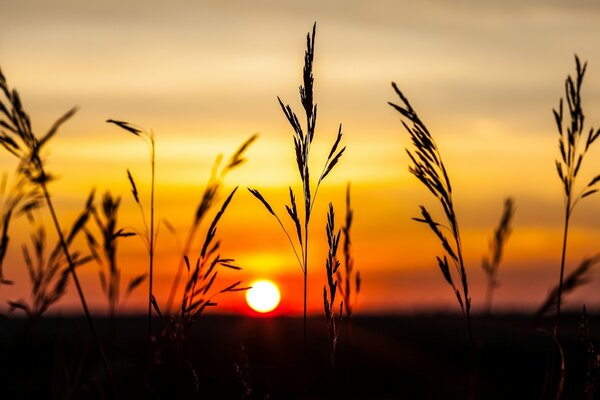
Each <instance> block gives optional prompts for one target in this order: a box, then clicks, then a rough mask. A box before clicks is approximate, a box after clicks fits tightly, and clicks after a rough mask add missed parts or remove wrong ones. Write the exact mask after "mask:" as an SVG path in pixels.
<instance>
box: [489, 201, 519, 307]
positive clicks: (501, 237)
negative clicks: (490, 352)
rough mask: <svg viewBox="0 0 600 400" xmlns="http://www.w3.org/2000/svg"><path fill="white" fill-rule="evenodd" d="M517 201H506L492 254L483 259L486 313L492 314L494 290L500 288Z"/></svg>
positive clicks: (493, 241)
mask: <svg viewBox="0 0 600 400" xmlns="http://www.w3.org/2000/svg"><path fill="white" fill-rule="evenodd" d="M514 204H515V201H514V200H513V199H512V198H511V197H508V198H506V199H505V200H504V208H503V209H502V216H501V217H500V222H499V223H498V227H497V228H496V230H495V231H494V235H493V237H492V240H491V241H490V254H489V255H488V256H487V257H484V258H483V261H482V262H481V267H482V268H483V272H485V275H486V277H487V286H486V291H485V306H484V309H485V312H486V314H488V315H489V314H490V312H491V311H492V301H493V298H494V290H495V289H496V288H497V287H498V285H499V283H498V269H499V268H500V261H502V254H503V252H504V246H505V245H506V242H507V241H508V238H509V236H510V233H511V222H512V218H513V216H514V213H515V205H514Z"/></svg>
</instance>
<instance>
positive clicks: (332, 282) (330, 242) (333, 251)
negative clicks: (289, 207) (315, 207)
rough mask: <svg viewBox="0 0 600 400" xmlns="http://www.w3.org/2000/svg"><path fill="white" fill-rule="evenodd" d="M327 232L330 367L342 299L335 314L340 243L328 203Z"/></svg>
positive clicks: (326, 303)
mask: <svg viewBox="0 0 600 400" xmlns="http://www.w3.org/2000/svg"><path fill="white" fill-rule="evenodd" d="M325 232H326V234H327V247H328V251H327V258H326V259H325V274H326V276H327V284H326V285H324V286H323V308H324V310H325V320H326V321H327V339H328V341H327V344H328V346H329V361H330V363H331V368H333V363H334V360H335V350H336V348H337V343H338V339H339V336H340V325H341V317H342V310H343V304H344V302H343V301H340V310H339V312H338V313H337V315H336V311H335V296H336V294H337V289H338V284H339V281H338V278H337V277H338V269H339V267H340V261H339V260H338V258H337V251H338V247H339V244H340V234H341V231H340V230H339V229H338V230H337V232H336V230H335V212H334V210H333V204H331V203H329V211H328V212H327V226H326V228H325Z"/></svg>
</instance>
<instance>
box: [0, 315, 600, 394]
mask: <svg viewBox="0 0 600 400" xmlns="http://www.w3.org/2000/svg"><path fill="white" fill-rule="evenodd" d="M579 320H580V317H579V316H577V315H565V318H564V323H563V330H562V332H561V337H560V341H561V344H562V346H563V349H564V351H565V357H566V364H567V376H566V388H565V397H564V398H569V399H572V398H579V397H580V396H581V393H582V391H583V386H584V381H585V370H586V362H587V358H586V357H587V356H586V352H585V348H584V346H583V345H582V344H581V342H580V339H579V332H578V326H579ZM96 321H97V326H98V330H99V332H100V335H101V339H102V341H103V342H104V343H106V344H107V345H106V349H107V353H108V356H109V359H110V362H111V365H112V367H113V371H114V374H115V377H116V380H117V383H118V388H119V395H120V397H121V398H152V397H153V395H158V396H159V397H160V398H183V397H185V398H236V399H239V398H244V397H243V393H244V379H242V378H241V377H240V375H239V374H238V373H237V372H236V368H235V364H236V363H237V364H238V365H241V370H242V372H243V373H245V374H246V376H247V377H248V378H247V379H246V383H247V385H246V388H250V389H251V390H252V393H251V395H250V396H247V397H246V398H257V399H262V398H265V397H266V396H269V398H271V399H287V398H333V397H335V398H369V399H372V398H426V399H427V398H432V399H433V398H447V399H455V398H467V397H469V393H470V391H472V388H473V387H477V388H478V391H479V394H480V398H484V399H532V398H539V397H540V393H541V391H542V388H543V386H544V379H545V377H546V375H547V372H548V367H549V366H550V365H553V364H554V365H555V366H556V365H557V363H553V362H552V361H551V360H550V357H551V354H553V353H552V346H553V345H552V334H551V331H552V326H551V325H552V324H551V321H542V322H536V321H534V320H532V319H531V318H530V317H529V316H520V315H505V316H496V317H493V318H491V319H487V318H484V317H475V318H474V319H473V330H474V333H476V335H475V338H476V340H475V345H476V348H477V360H476V361H475V363H476V368H472V367H471V365H472V363H473V361H472V360H471V359H470V358H469V357H468V356H467V357H465V354H470V344H469V341H468V338H467V336H466V335H465V329H466V326H465V321H464V318H462V316H451V315H443V314H441V315H423V316H410V317H409V316H394V317H358V318H356V319H355V320H354V321H353V325H352V333H351V340H350V342H351V346H348V340H347V339H348V338H347V336H346V335H347V331H344V330H343V333H342V338H341V339H342V340H343V342H342V343H341V345H340V347H339V351H338V353H337V357H336V360H335V367H334V370H333V373H332V371H331V369H330V367H329V365H330V364H329V353H328V349H327V338H326V334H327V332H326V328H325V324H324V321H323V317H320V318H316V317H315V318H310V319H309V322H308V346H307V348H308V351H307V354H302V350H301V349H302V347H301V346H298V343H301V342H302V318H273V319H267V318H257V319H254V318H244V317H233V316H207V317H206V318H204V319H202V320H201V321H200V322H199V323H198V324H197V325H196V326H194V328H193V329H192V331H191V333H190V336H189V337H188V340H187V348H186V349H185V353H186V358H187V360H189V361H190V363H191V365H192V366H193V368H194V370H195V371H196V374H197V385H198V387H196V386H195V383H194V382H195V379H194V376H193V374H192V372H191V371H192V370H191V369H190V368H189V366H187V365H178V364H177V362H176V361H175V359H174V358H173V359H170V358H169V354H170V352H169V350H168V349H167V351H163V354H165V355H166V356H165V357H163V358H162V359H160V360H157V361H158V363H157V364H155V367H154V369H153V371H152V372H151V374H150V378H149V379H148V375H147V367H146V365H147V363H146V343H145V342H144V341H143V340H140V338H141V337H144V332H145V330H146V329H147V320H146V319H145V318H144V317H139V318H134V317H132V318H120V319H119V320H118V321H117V336H116V337H117V338H118V342H117V343H116V346H115V345H114V344H113V342H112V337H113V336H112V334H110V333H109V332H110V324H109V320H108V319H97V320H96ZM156 323H157V324H158V321H156ZM342 329H343V328H342ZM590 332H591V334H592V340H597V339H600V316H596V315H595V316H591V317H590ZM242 344H243V346H244V348H245V351H244V352H243V353H240V349H241V345H242ZM0 354H1V357H2V359H3V362H1V363H0V368H1V371H0V372H1V373H0V376H1V379H2V387H3V398H67V396H69V395H70V396H71V398H106V397H110V392H109V384H108V382H107V380H106V377H105V374H104V371H103V370H102V368H101V366H100V363H99V361H98V360H96V357H97V355H96V354H95V352H94V351H93V342H92V338H91V337H90V334H89V331H88V329H87V327H86V321H85V320H84V319H83V318H76V317H48V318H46V319H43V320H39V321H38V322H37V324H36V325H35V326H31V325H29V323H28V322H27V321H26V320H24V319H11V320H2V321H0ZM244 354H245V356H247V360H248V364H247V368H246V367H244V362H243V358H244ZM304 356H306V358H304ZM304 363H306V365H308V368H306V371H308V372H307V376H304V375H303V374H304V372H303V371H304V368H302V366H303V365H304ZM473 370H476V371H477V376H476V377H475V378H474V377H473V374H472V373H471V372H470V371H473ZM473 382H477V383H476V384H475V386H473V385H474V383H473ZM146 383H148V384H149V385H147V384H146ZM333 393H335V394H336V395H335V396H333V395H332V394H333Z"/></svg>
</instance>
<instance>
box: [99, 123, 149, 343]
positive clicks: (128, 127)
mask: <svg viewBox="0 0 600 400" xmlns="http://www.w3.org/2000/svg"><path fill="white" fill-rule="evenodd" d="M106 122H108V123H110V124H114V125H116V126H118V127H119V128H121V129H123V130H125V131H127V132H129V133H132V134H133V135H135V136H137V137H140V138H142V139H144V140H145V141H146V142H147V143H148V144H149V146H150V227H148V224H147V223H146V215H145V213H144V207H143V206H142V203H141V201H140V198H139V194H138V191H137V187H136V184H135V180H134V179H133V176H132V175H131V173H130V172H129V170H128V171H127V177H128V179H129V183H130V184H131V193H132V194H133V197H134V200H135V202H136V204H137V205H138V207H139V209H140V212H141V214H142V221H143V222H144V228H145V232H144V234H143V238H144V239H145V242H146V248H147V249H148V337H147V340H148V346H150V343H151V342H152V297H153V292H152V285H153V282H154V280H153V277H154V242H155V239H156V234H155V228H156V227H155V223H154V178H155V166H156V143H155V140H154V132H152V131H150V132H147V131H146V130H145V129H139V128H137V127H135V126H134V125H132V124H130V123H128V122H125V121H118V120H114V119H108V120H106Z"/></svg>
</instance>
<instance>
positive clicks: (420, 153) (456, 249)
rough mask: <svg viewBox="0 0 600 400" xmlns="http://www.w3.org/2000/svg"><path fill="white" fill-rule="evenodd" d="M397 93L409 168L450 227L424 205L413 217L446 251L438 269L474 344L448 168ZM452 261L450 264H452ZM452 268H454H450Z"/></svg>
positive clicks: (438, 260)
mask: <svg viewBox="0 0 600 400" xmlns="http://www.w3.org/2000/svg"><path fill="white" fill-rule="evenodd" d="M392 87H393V88H394V91H395V92H396V94H397V95H398V97H399V98H400V101H401V104H400V105H398V104H394V103H391V102H390V103H389V105H390V106H392V107H393V108H394V109H395V110H396V111H398V112H399V113H400V115H401V116H402V117H403V119H404V120H403V121H402V125H403V126H404V128H405V129H406V131H407V132H408V133H409V135H410V137H411V140H412V143H413V146H414V150H413V151H410V150H408V149H407V150H406V152H407V154H408V156H409V158H410V160H411V162H412V165H411V166H410V167H409V171H410V173H412V174H413V175H414V176H415V177H416V178H417V179H418V180H419V181H421V183H423V185H424V186H425V187H426V188H427V189H428V190H429V191H430V192H431V193H433V195H434V196H435V197H436V198H437V199H438V200H439V202H440V205H441V207H442V209H443V212H444V215H445V218H446V223H447V225H443V224H441V223H438V222H437V221H436V220H434V218H433V217H432V216H431V214H430V213H429V211H428V210H427V209H426V208H425V206H423V205H421V206H420V209H421V217H417V218H413V219H414V220H415V221H417V222H421V223H424V224H425V225H427V226H428V227H429V229H430V230H431V231H432V232H433V233H434V234H435V236H436V237H437V238H438V239H439V241H440V243H441V245H442V248H443V249H444V252H445V254H444V256H443V257H436V258H437V263H438V266H439V268H440V270H441V272H442V275H443V277H444V279H445V280H446V282H447V283H448V284H449V285H450V287H451V288H452V291H453V292H454V294H455V296H456V299H457V300H458V303H459V305H460V308H461V311H462V313H463V316H464V317H465V320H466V324H467V330H468V334H469V340H470V342H471V344H473V330H472V326H471V298H470V297H469V285H468V279H467V271H466V269H465V263H464V259H463V251H462V242H461V237H460V231H459V227H458V219H457V216H456V212H455V210H454V202H453V199H452V186H451V184H450V178H449V177H448V173H447V171H446V167H445V166H444V163H443V161H442V156H441V154H440V152H439V149H438V147H437V145H436V143H435V141H434V139H433V137H432V136H431V134H430V132H429V130H428V129H427V127H426V126H425V124H424V123H423V122H422V120H421V119H420V118H419V116H418V115H417V113H416V111H415V110H414V109H413V107H412V106H411V104H410V102H409V101H408V99H407V98H406V97H405V96H404V94H403V93H402V92H401V91H400V89H399V88H398V86H397V85H396V84H395V83H392ZM442 229H444V230H448V231H450V233H451V235H452V240H453V242H454V243H453V244H451V242H450V240H448V238H447V236H446V234H445V233H444V232H443V231H442ZM449 259H450V262H449ZM451 265H452V266H453V268H452V269H451ZM452 270H454V271H455V274H456V275H458V279H459V284H460V290H459V288H457V285H456V283H455V281H454V278H453V273H452Z"/></svg>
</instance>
